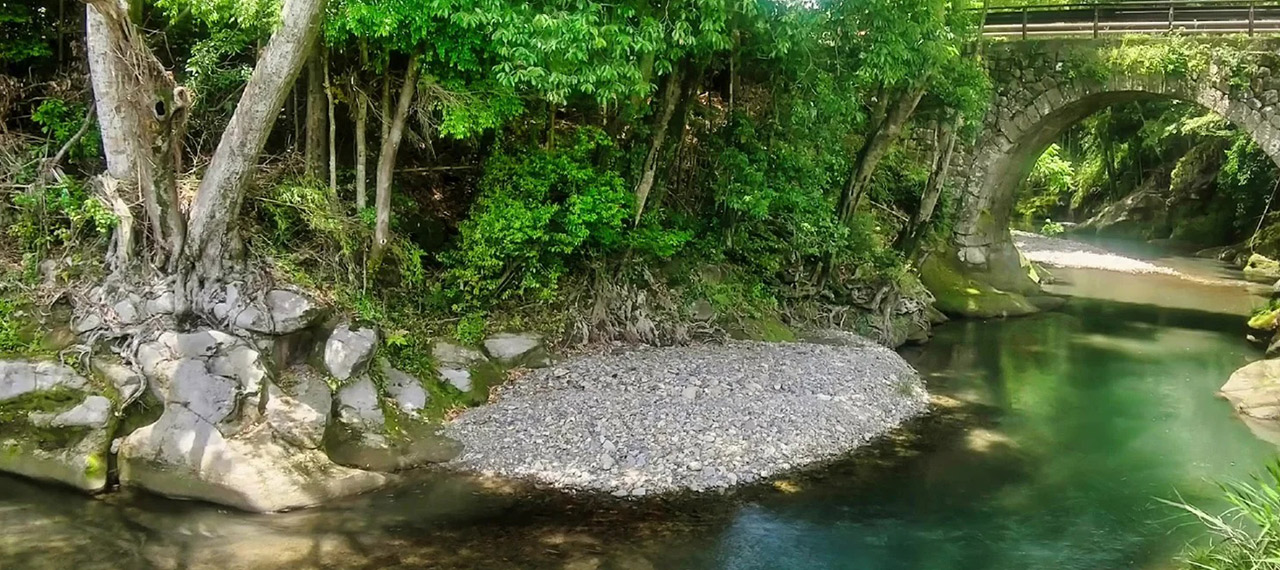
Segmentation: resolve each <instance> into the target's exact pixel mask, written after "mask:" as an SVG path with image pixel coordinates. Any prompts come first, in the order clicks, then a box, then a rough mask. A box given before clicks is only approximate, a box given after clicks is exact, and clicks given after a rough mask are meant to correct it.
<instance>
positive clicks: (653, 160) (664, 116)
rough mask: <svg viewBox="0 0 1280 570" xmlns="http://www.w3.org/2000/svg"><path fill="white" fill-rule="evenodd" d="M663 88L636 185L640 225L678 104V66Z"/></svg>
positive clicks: (669, 75) (637, 212) (636, 218)
mask: <svg viewBox="0 0 1280 570" xmlns="http://www.w3.org/2000/svg"><path fill="white" fill-rule="evenodd" d="M664 83H665V85H666V86H665V88H664V89H663V93H662V106H661V108H660V109H659V110H658V114H657V115H656V116H655V120H654V132H653V141H652V143H650V145H649V153H648V154H646V155H645V157H644V164H643V165H642V167H641V169H640V181H639V182H637V183H636V188H635V195H636V217H635V223H636V224H639V223H640V216H641V215H643V214H644V205H645V201H646V200H648V199H649V191H650V190H652V189H653V181H654V176H655V175H656V174H657V171H658V157H659V156H661V153H662V144H663V142H664V141H665V140H666V138H667V127H668V125H670V124H671V117H672V116H673V115H675V112H676V106H677V104H678V103H679V102H680V88H681V86H682V85H681V83H680V66H675V67H674V68H672V70H671V73H670V74H668V75H667V78H666V81H665V82H664Z"/></svg>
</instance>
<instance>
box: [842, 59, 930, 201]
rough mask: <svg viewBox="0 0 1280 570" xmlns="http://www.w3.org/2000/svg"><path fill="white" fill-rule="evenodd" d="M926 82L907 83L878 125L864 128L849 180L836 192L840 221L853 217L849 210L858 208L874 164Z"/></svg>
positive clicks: (892, 139) (911, 111)
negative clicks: (863, 135)
mask: <svg viewBox="0 0 1280 570" xmlns="http://www.w3.org/2000/svg"><path fill="white" fill-rule="evenodd" d="M925 85H926V82H924V81H921V82H920V83H918V84H916V85H913V86H911V87H910V88H908V90H907V91H906V92H904V93H902V94H901V95H900V96H899V97H898V98H897V100H896V101H895V102H894V104H893V106H892V107H891V108H889V110H888V113H887V114H886V115H885V116H884V120H883V121H881V122H880V124H878V125H874V126H873V130H871V131H868V133H867V137H866V139H865V140H864V142H863V143H862V148H861V149H859V150H858V155H857V157H855V158H854V161H853V168H851V169H850V171H849V180H848V182H847V183H846V184H845V187H844V191H843V192H842V193H841V194H840V206H839V208H838V210H837V212H838V213H839V216H840V221H842V222H845V221H848V220H849V218H851V217H853V213H854V212H856V211H857V210H858V205H859V203H860V202H861V201H862V195H863V193H864V192H865V191H866V187H867V183H868V182H870V181H871V176H872V175H873V174H875V171H876V166H878V165H879V164H880V159H881V158H884V155H885V153H886V152H888V151H889V148H890V147H891V146H893V143H894V141H896V140H897V139H898V134H899V133H901V132H902V127H903V125H905V124H906V123H907V120H908V119H910V118H911V114H912V113H914V112H915V109H916V105H917V104H919V103H920V98H921V97H923V96H924V91H925Z"/></svg>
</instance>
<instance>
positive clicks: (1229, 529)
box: [1164, 462, 1280, 570]
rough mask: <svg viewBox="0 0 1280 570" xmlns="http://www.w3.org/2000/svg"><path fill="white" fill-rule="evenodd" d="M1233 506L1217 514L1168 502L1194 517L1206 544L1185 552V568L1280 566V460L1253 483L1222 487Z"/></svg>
mask: <svg viewBox="0 0 1280 570" xmlns="http://www.w3.org/2000/svg"><path fill="white" fill-rule="evenodd" d="M1219 488H1220V489H1221V491H1222V497H1223V498H1224V499H1225V500H1226V502H1227V503H1228V504H1229V505H1230V508H1228V509H1227V510H1226V511H1224V512H1222V513H1219V514H1213V513H1210V512H1208V511H1206V510H1204V509H1202V508H1200V507H1197V506H1195V505H1192V504H1190V503H1187V502H1185V501H1182V500H1178V501H1176V502H1171V501H1164V502H1165V503H1166V504H1169V505H1172V506H1174V507H1176V508H1179V509H1181V510H1183V511H1185V512H1187V513H1188V514H1190V515H1191V516H1192V518H1193V519H1194V521H1195V523H1196V524H1197V526H1198V527H1200V528H1201V531H1202V533H1203V539H1202V541H1200V542H1198V543H1194V544H1192V545H1189V546H1188V547H1187V549H1186V551H1185V552H1184V553H1183V557H1182V562H1183V563H1184V564H1185V567H1186V568H1197V569H1201V570H1275V569H1276V568H1280V462H1273V463H1271V464H1269V465H1267V471H1266V474H1264V475H1258V476H1254V478H1253V480H1252V481H1247V482H1246V481H1238V482H1229V483H1220V484H1219Z"/></svg>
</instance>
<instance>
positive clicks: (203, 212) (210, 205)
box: [178, 0, 325, 312]
mask: <svg viewBox="0 0 1280 570" xmlns="http://www.w3.org/2000/svg"><path fill="white" fill-rule="evenodd" d="M324 4H325V0H285V3H284V7H283V8H282V14H281V22H282V23H281V25H280V27H279V28H278V29H277V30H276V31H275V33H273V34H272V35H271V40H270V41H269V42H267V47H266V49H264V50H263V51H262V55H261V56H260V57H259V58H258V64H257V65H256V66H255V67H254V69H253V75H252V76H250V77H249V82H248V84H246V85H245V88H244V93H243V94H241V96H240V102H239V104H237V105H236V110H235V113H234V114H232V115H231V121H230V122H229V123H228V124H227V128H226V129H225V130H224V131H223V132H222V140H221V141H219V142H218V148H217V149H216V150H215V151H214V153H213V160H212V161H210V163H209V168H208V169H207V170H206V171H205V175H204V179H203V180H201V181H200V189H199V191H198V192H197V193H196V200H195V204H193V205H192V206H191V225H190V228H189V229H188V232H187V241H186V248H185V250H184V256H183V257H184V259H183V262H184V267H182V268H181V269H180V271H179V272H178V277H179V278H180V279H181V280H183V281H184V283H183V284H180V285H185V287H179V291H178V293H179V295H178V296H179V297H182V296H183V295H182V294H183V293H186V294H188V295H190V294H193V293H198V292H200V291H202V290H203V289H204V288H207V287H212V286H214V285H216V284H217V282H218V281H219V280H220V279H221V278H222V271H223V263H224V261H225V259H226V257H227V253H228V251H227V249H228V244H229V243H231V240H232V239H234V236H232V235H231V230H232V228H231V227H230V222H231V220H232V219H234V218H235V217H236V215H237V214H238V213H239V211H240V203H241V202H242V201H243V199H244V191H245V187H246V185H247V182H248V180H249V176H250V174H251V173H252V171H253V169H254V168H255V167H256V166H257V164H258V155H259V154H260V153H261V152H262V148H263V146H265V145H266V143H267V137H268V135H270V134H271V128H272V126H273V125H274V124H275V122H276V118H277V117H278V116H279V114H280V107H281V105H283V104H284V100H285V97H287V96H288V94H289V88H290V86H291V85H293V82H294V81H295V80H297V78H298V72H299V71H300V70H301V69H302V65H303V63H304V62H305V61H306V59H307V56H308V54H310V53H311V51H312V49H311V48H312V46H313V45H314V43H315V39H316V35H317V33H318V31H319V29H320V16H321V14H323V12H324ZM182 289H185V291H183V290H182ZM180 300H181V299H180ZM182 308H183V309H184V311H183V312H187V311H189V310H197V311H201V312H203V310H204V307H202V306H197V307H182Z"/></svg>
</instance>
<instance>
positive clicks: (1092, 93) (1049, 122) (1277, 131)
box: [953, 76, 1280, 293]
mask: <svg viewBox="0 0 1280 570" xmlns="http://www.w3.org/2000/svg"><path fill="white" fill-rule="evenodd" d="M1017 89H1018V93H1019V94H1018V95H1005V96H1000V97H997V101H996V105H995V106H994V108H993V109H992V111H991V113H989V115H988V117H987V119H986V125H985V128H984V132H983V134H982V136H981V137H980V138H979V140H978V142H977V144H975V145H974V147H973V148H972V149H971V150H970V152H969V153H968V155H967V156H966V157H964V159H963V161H962V163H961V164H960V165H958V167H959V168H960V169H961V172H960V178H962V182H961V184H960V187H961V188H962V194H961V196H960V211H959V216H958V219H957V222H956V226H955V229H954V233H953V242H954V245H955V247H956V254H957V256H958V257H959V261H960V262H961V263H962V265H963V266H966V267H967V268H968V269H969V272H971V273H973V274H979V275H982V278H983V280H984V281H986V282H987V283H989V284H991V285H992V286H994V287H996V288H998V289H1001V290H1004V291H1010V292H1017V293H1033V292H1038V286H1037V285H1036V284H1035V283H1034V282H1032V281H1031V279H1030V278H1029V277H1028V274H1027V270H1026V262H1025V260H1024V259H1022V258H1021V256H1020V255H1019V253H1018V251H1017V249H1016V248H1015V247H1014V245H1013V240H1012V236H1011V234H1010V226H1011V221H1012V216H1013V211H1014V205H1015V195H1016V190H1017V188H1018V186H1019V185H1020V184H1021V183H1022V182H1023V181H1024V180H1026V179H1027V177H1028V175H1029V174H1030V173H1031V170H1032V168H1033V167H1034V165H1035V163H1036V160H1037V159H1038V158H1039V157H1040V155H1041V154H1042V153H1043V152H1044V151H1045V149H1046V148H1048V146H1049V145H1050V144H1052V143H1053V142H1054V141H1057V140H1059V138H1060V137H1062V135H1063V134H1064V133H1065V132H1066V131H1067V130H1068V129H1070V128H1071V127H1072V126H1074V125H1076V124H1078V123H1080V122H1081V121H1083V120H1084V119H1086V118H1087V117H1089V116H1090V115H1093V114H1095V113H1098V112H1100V111H1103V110H1105V109H1107V108H1109V107H1114V106H1117V105H1123V104H1126V103H1130V102H1138V101H1150V100H1160V99H1166V100H1169V99H1171V100H1177V101H1184V102H1188V103H1194V104H1196V105H1198V106H1199V107H1203V108H1205V109H1208V110H1209V111H1212V112H1214V113H1216V114H1218V115H1220V116H1222V117H1223V118H1225V119H1226V120H1227V121H1229V122H1230V123H1232V124H1234V125H1235V126H1236V127H1237V128H1239V129H1240V130H1242V131H1244V132H1245V133H1247V134H1248V135H1249V136H1251V137H1252V138H1253V139H1254V140H1255V141H1256V142H1257V143H1258V145H1259V147H1260V148H1261V149H1262V150H1263V152H1265V153H1266V154H1267V156H1268V157H1269V158H1271V161H1272V162H1273V163H1274V164H1276V165H1277V166H1280V105H1277V101H1276V100H1278V99H1280V97H1277V93H1276V91H1274V90H1273V91H1263V92H1261V93H1255V92H1254V90H1253V89H1249V88H1244V89H1241V88H1237V87H1231V86H1227V85H1224V84H1216V83H1215V84H1204V83H1201V82H1197V81H1194V80H1183V81H1170V80H1167V79H1166V78H1163V77H1149V76H1141V77H1116V78H1112V79H1110V80H1109V81H1107V82H1105V83H1102V82H1090V81H1073V80H1069V79H1067V80H1058V79H1056V78H1053V77H1049V78H1041V79H1038V80H1037V81H1035V82H1034V83H1033V84H1031V85H1021V86H1017ZM1008 92H1009V90H1006V93H1008Z"/></svg>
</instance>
